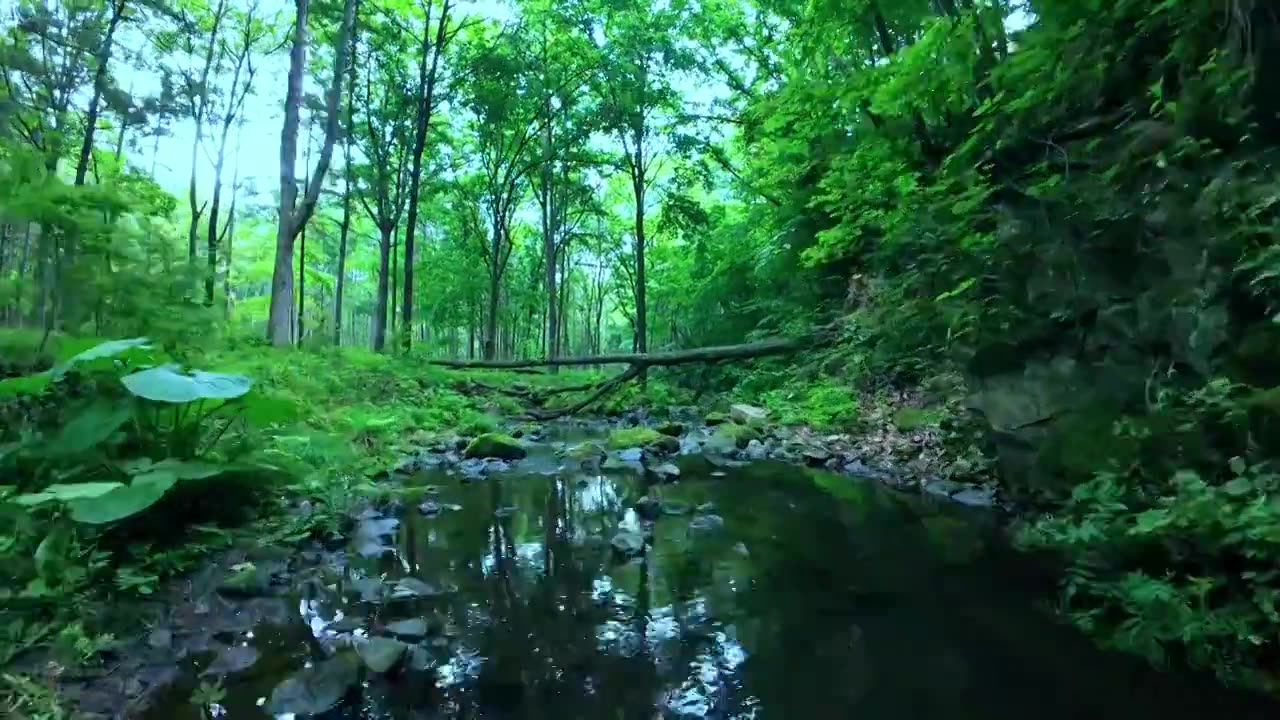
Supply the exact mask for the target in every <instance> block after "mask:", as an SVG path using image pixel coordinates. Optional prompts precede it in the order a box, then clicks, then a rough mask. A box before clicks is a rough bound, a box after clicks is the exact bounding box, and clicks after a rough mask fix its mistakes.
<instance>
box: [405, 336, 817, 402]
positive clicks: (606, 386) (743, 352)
mask: <svg viewBox="0 0 1280 720" xmlns="http://www.w3.org/2000/svg"><path fill="white" fill-rule="evenodd" d="M837 330H838V325H836V324H832V325H826V326H823V327H820V328H817V329H815V330H814V331H813V332H811V333H809V334H808V335H803V336H800V337H794V338H774V339H771V340H762V341H759V342H753V343H743V344H741V345H716V346H711V347H703V348H693V349H691V350H669V351H665V352H656V353H620V354H612V355H585V356H580V357H567V358H541V359H534V360H428V361H426V362H427V364H429V365H436V366H439V367H447V368H454V369H459V370H484V369H489V370H513V371H516V372H528V370H529V369H530V368H542V367H552V366H557V365H579V366H580V365H627V366H628V367H627V369H626V370H623V371H622V372H620V373H618V374H617V375H615V376H613V377H611V378H608V379H605V380H602V381H599V382H594V383H588V384H586V385H573V386H566V387H560V388H554V389H549V390H541V391H511V390H506V391H502V392H504V394H507V395H517V396H520V397H523V398H524V399H525V400H527V401H529V402H530V403H531V404H534V405H541V404H542V403H543V402H545V401H546V400H548V399H549V398H550V396H552V395H557V394H561V393H570V392H580V391H593V392H591V394H590V395H588V396H587V397H585V398H583V399H582V400H580V401H578V402H575V403H572V404H570V405H567V406H565V407H561V408H552V409H546V410H543V409H531V410H530V411H529V415H530V417H531V418H533V419H535V420H552V419H555V418H558V417H563V416H565V415H572V414H573V413H576V412H579V411H581V410H583V409H585V408H586V407H587V406H589V405H591V404H592V403H594V402H597V401H599V400H601V399H602V398H604V397H605V396H607V395H609V394H610V393H612V392H613V391H615V390H617V389H618V388H619V387H620V386H621V385H622V384H623V383H626V382H627V381H629V380H634V379H636V378H638V377H641V376H643V375H644V372H645V370H646V369H648V368H650V367H670V366H672V365H683V364H685V363H719V362H726V361H729V360H751V359H754V358H761V357H769V356H772V355H786V354H789V353H794V352H800V351H802V350H812V349H814V348H817V347H821V346H823V345H826V344H829V343H831V342H833V341H834V340H835V339H836V338H837V336H838V334H839V333H838V332H837ZM476 384H477V385H479V386H480V387H485V388H488V389H493V390H497V388H491V387H490V386H488V385H484V384H482V383H476Z"/></svg>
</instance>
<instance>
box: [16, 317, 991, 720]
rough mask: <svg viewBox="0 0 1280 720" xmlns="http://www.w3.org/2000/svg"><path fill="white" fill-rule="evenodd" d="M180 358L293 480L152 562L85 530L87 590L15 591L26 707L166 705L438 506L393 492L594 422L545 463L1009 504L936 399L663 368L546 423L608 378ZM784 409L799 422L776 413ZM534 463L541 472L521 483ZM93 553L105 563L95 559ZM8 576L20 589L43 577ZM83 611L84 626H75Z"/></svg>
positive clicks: (340, 354)
mask: <svg viewBox="0 0 1280 720" xmlns="http://www.w3.org/2000/svg"><path fill="white" fill-rule="evenodd" d="M31 339H32V338H31V337H30V336H23V335H13V334H9V335H5V336H0V347H7V348H8V349H9V350H8V351H7V352H6V353H5V354H4V357H6V358H9V363H8V365H7V369H6V373H5V374H7V375H11V376H19V375H21V372H22V362H21V361H17V362H15V361H14V358H17V357H19V356H20V355H21V353H18V352H13V349H14V348H20V347H22V346H24V344H25V345H26V347H27V349H28V350H29V348H30V342H31ZM96 342H98V341H97V340H89V339H83V340H81V339H74V340H69V339H65V338H56V339H55V342H54V343H52V344H51V345H50V346H49V348H48V350H49V353H48V354H49V356H50V357H49V358H47V359H46V360H45V361H44V362H45V363H49V362H62V361H65V360H66V359H67V358H68V357H70V356H71V355H74V354H75V353H77V352H81V351H83V350H84V349H85V348H87V347H91V346H93V345H94V344H95V343H96ZM174 359H175V360H176V361H179V362H181V363H183V364H184V365H186V366H188V367H191V368H199V369H204V370H208V371H217V372H227V373H238V374H244V375H246V376H248V377H249V378H251V379H252V381H253V383H254V392H256V393H260V394H261V395H263V396H265V397H269V398H271V399H272V400H273V402H274V403H275V404H276V405H278V406H280V407H283V408H285V409H286V412H284V413H283V414H282V415H280V414H278V416H277V422H274V423H272V424H270V425H269V426H267V427H264V428H258V429H256V430H255V431H254V432H253V433H252V434H251V436H249V437H247V438H246V441H247V442H248V444H250V445H252V447H253V450H252V452H253V454H254V455H255V456H256V457H257V458H260V459H263V460H266V461H269V462H270V463H272V464H273V465H274V466H277V467H280V468H282V469H283V470H284V471H285V472H284V479H283V480H277V481H276V482H277V483H278V484H277V485H274V486H273V488H274V489H275V490H276V492H273V493H270V494H271V495H272V496H273V497H271V498H269V499H268V500H267V501H265V502H260V503H257V504H255V505H254V507H251V508H246V514H244V515H242V516H240V517H238V518H237V519H236V520H234V521H231V522H226V521H223V520H222V519H220V521H221V522H222V524H221V525H218V523H217V522H215V523H212V524H211V523H210V522H208V520H209V519H208V518H202V517H192V518H186V519H185V520H186V522H187V525H188V527H187V528H186V530H185V531H184V532H182V533H179V534H178V535H176V536H175V535H169V536H167V537H166V538H165V539H164V542H163V544H158V545H155V546H154V547H153V546H152V545H150V544H149V543H148V542H147V540H148V539H147V538H136V539H135V540H137V541H138V542H140V543H142V551H141V552H140V553H133V552H131V553H129V554H127V555H126V554H124V553H121V552H116V555H115V556H113V557H101V553H103V552H105V550H103V548H118V547H119V543H114V542H110V537H109V534H110V532H111V531H110V530H109V529H108V530H106V531H98V532H99V533H100V534H99V535H94V534H93V533H87V534H85V535H84V536H82V537H80V538H79V541H80V543H81V544H80V545H79V546H78V547H77V548H75V550H74V552H73V554H76V555H77V556H78V557H79V558H80V559H79V560H77V561H78V562H86V563H88V564H89V565H90V567H88V568H87V569H86V573H85V581H84V582H82V583H80V584H79V585H77V586H74V587H67V588H65V589H57V588H55V589H53V590H51V591H45V592H42V593H37V594H35V595H34V596H31V597H28V596H27V595H29V593H25V592H24V591H21V590H15V591H14V592H12V593H10V594H9V595H8V596H7V597H8V599H9V600H12V601H14V602H13V603H10V604H8V607H7V608H6V609H5V610H4V611H2V612H0V629H3V631H4V632H3V635H0V673H3V677H4V686H5V687H0V702H4V701H3V698H4V697H5V695H6V693H7V695H8V697H9V699H8V701H7V702H8V705H7V707H8V708H9V709H10V710H12V711H13V712H22V713H26V715H27V716H30V717H42V716H41V715H39V714H38V713H39V712H40V711H41V709H42V708H44V709H46V710H48V712H49V713H52V712H54V710H52V708H56V707H57V705H58V703H59V702H60V701H63V702H65V701H70V702H72V703H73V704H75V705H76V706H77V707H79V708H81V710H84V711H90V712H99V713H100V714H101V715H102V716H109V709H111V708H117V709H118V708H122V707H133V708H138V707H143V706H145V705H147V704H149V703H152V702H154V701H156V696H155V692H156V691H157V690H156V689H157V688H163V687H165V686H167V684H168V683H169V682H170V681H171V680H172V679H173V676H174V673H176V672H177V670H176V668H177V661H178V659H179V658H181V657H185V656H186V655H187V654H189V653H191V652H195V651H204V650H207V649H208V648H209V647H212V646H216V645H217V644H218V643H217V638H219V637H225V636H227V635H228V634H233V633H234V632H237V631H243V630H244V629H245V628H246V627H249V628H251V627H254V626H256V625H257V624H259V623H260V622H263V621H269V620H270V619H271V613H275V612H278V611H279V606H278V604H276V603H271V602H265V601H260V599H261V598H263V597H265V596H266V595H268V594H269V593H268V592H266V591H267V589H268V586H274V585H278V584H280V583H285V584H289V585H291V584H292V579H291V578H293V577H294V576H296V575H298V574H299V573H301V572H304V571H305V570H306V569H307V568H308V567H312V568H314V567H315V566H316V565H317V564H318V563H322V562H323V561H324V559H325V557H327V556H326V555H325V548H331V547H336V546H343V545H346V544H349V543H350V542H351V538H352V535H351V533H352V532H353V523H358V522H359V520H358V519H359V518H360V517H361V514H362V513H365V512H367V511H368V510H369V508H372V507H378V508H386V507H387V506H388V505H389V504H390V505H397V504H405V503H413V504H417V503H418V502H419V501H421V500H422V498H421V497H420V496H419V495H420V494H421V493H419V492H418V490H413V491H412V493H418V494H414V495H412V496H409V495H406V494H405V493H404V488H403V487H402V484H398V483H387V482H384V481H385V480H387V479H388V478H391V477H392V476H395V477H404V476H406V475H410V474H412V473H414V472H416V471H419V470H422V469H426V468H430V469H432V470H435V471H443V472H446V473H448V474H449V475H450V476H457V477H458V478H460V480H461V481H462V482H470V481H475V480H479V479H481V478H483V477H485V476H487V475H490V474H493V473H496V472H503V471H505V470H507V469H508V467H510V463H511V461H512V460H514V459H515V456H514V455H512V456H510V457H508V458H507V459H501V458H500V457H499V458H495V457H486V456H487V455H498V456H502V455H504V451H503V450H502V447H505V446H507V445H510V446H511V447H517V448H532V447H549V445H548V444H547V443H545V442H543V439H544V434H545V435H550V434H555V433H561V432H562V429H563V428H564V427H569V426H576V427H579V428H585V429H586V434H587V435H588V436H590V437H592V438H594V440H593V441H591V442H588V443H583V444H579V445H577V446H573V447H570V446H568V445H566V444H564V443H560V444H558V445H556V447H555V453H554V455H552V456H550V459H547V458H546V457H544V458H543V461H542V462H544V464H546V463H550V464H549V465H548V466H547V468H544V469H546V470H549V471H551V472H555V471H556V470H557V468H559V469H563V468H564V467H568V466H576V465H577V464H578V463H581V462H583V461H586V462H588V463H592V462H594V463H597V464H600V465H603V466H607V465H608V464H610V463H613V464H616V465H619V466H637V467H640V468H641V469H642V471H643V472H645V473H647V474H649V475H651V476H654V477H657V478H658V479H659V480H670V479H672V477H671V476H669V475H667V476H665V477H664V473H671V472H672V470H671V469H672V468H674V467H675V465H674V464H673V463H672V462H671V461H676V460H681V461H683V459H684V458H687V457H692V456H696V457H699V458H706V459H707V460H708V461H709V462H711V463H713V464H730V465H733V464H742V463H745V462H750V461H757V460H766V459H768V460H774V461H780V462H785V463H790V464H798V465H807V466H810V467H816V468H823V469H826V470H829V471H831V472H834V473H839V474H842V475H846V476H856V477H860V478H871V479H874V480H878V481H881V482H884V483H886V484H888V485H891V486H893V487H895V488H899V489H905V490H908V491H921V490H923V491H924V492H927V493H930V494H933V495H937V496H942V497H950V498H952V499H954V500H956V501H957V502H959V503H962V504H967V505H977V506H992V505H995V504H997V503H998V500H997V498H996V496H995V490H994V487H993V486H992V485H991V484H990V483H982V482H974V481H973V478H974V477H981V472H982V470H983V467H982V464H981V460H980V459H977V460H975V459H974V458H975V457H977V456H976V455H974V453H973V452H968V453H966V448H964V447H963V445H962V444H961V445H958V444H957V442H956V438H957V437H960V436H961V435H963V433H962V432H961V431H960V430H958V429H957V428H956V427H955V425H954V422H953V417H954V410H955V409H954V407H953V406H948V405H947V404H945V403H941V402H937V401H935V404H934V405H930V404H929V403H928V402H927V400H926V396H925V395H924V394H923V393H921V392H915V391H913V392H898V393H880V394H879V395H877V396H874V397H873V396H870V395H868V396H865V397H862V398H860V407H862V408H863V412H862V414H861V416H860V417H859V418H858V419H857V420H856V421H855V422H853V423H850V424H849V425H848V426H846V427H832V426H831V425H830V424H829V423H823V422H814V423H805V422H803V417H802V416H798V415H797V413H796V412H795V411H794V409H790V410H789V411H788V412H786V413H781V412H774V411H773V409H772V408H769V407H761V406H760V405H754V404H752V403H757V402H761V398H759V397H750V396H735V395H724V396H718V397H712V398H711V399H709V400H708V399H706V396H705V395H704V396H703V397H702V398H701V399H702V402H700V403H697V404H695V403H693V402H692V399H693V396H692V395H691V394H690V393H688V392H687V391H684V390H681V389H679V388H677V387H676V386H674V385H672V384H669V383H667V382H665V381H664V379H663V376H662V375H661V373H655V376H654V377H651V378H650V380H649V382H648V383H647V384H646V386H645V387H644V388H643V389H642V388H641V387H640V386H639V385H634V384H633V385H631V386H628V387H624V388H621V389H620V390H619V391H618V393H617V394H616V395H614V396H613V397H611V398H609V399H607V400H605V401H604V402H603V403H602V404H601V405H600V406H599V407H597V408H595V409H594V410H593V411H591V412H589V413H586V414H580V415H579V416H576V417H573V418H566V419H562V420H559V421H554V423H552V424H547V425H546V426H544V425H543V424H540V423H537V422H534V421H531V420H529V419H528V417H529V416H528V410H529V407H528V405H527V404H526V402H527V399H528V397H529V396H530V395H531V394H537V393H538V392H546V391H548V390H553V389H555V388H560V387H565V386H568V385H576V384H586V383H590V382H595V381H598V380H599V379H601V378H602V377H603V375H602V374H600V373H596V372H591V371H571V372H561V373H558V374H554V375H552V374H529V373H519V374H517V373H514V372H504V371H491V370H453V369H443V368H437V367H432V366H428V365H426V364H424V363H420V362H415V361H414V359H413V358H396V357H391V356H386V355H378V354H373V353H368V352H364V351H352V350H342V351H332V350H330V351H323V352H309V351H296V350H277V349H273V348H266V347H261V346H245V347H240V348H234V349H220V350H214V351H202V352H190V353H184V354H181V355H179V354H176V353H175V354H174ZM28 369H29V368H28ZM4 391H5V383H4V382H0V393H3V392H4ZM0 402H4V400H3V399H2V398H0ZM8 402H16V401H15V400H12V399H11V400H9V401H8ZM765 404H767V403H761V405H765ZM780 414H785V415H786V416H787V419H788V420H789V422H787V423H779V422H776V421H773V420H771V419H770V418H771V417H772V416H776V415H780ZM553 424H554V426H555V428H558V429H556V430H554V432H553V431H552V430H551V429H550V428H551V426H552V425H553ZM477 438H485V439H490V440H493V441H494V442H496V443H497V444H498V449H496V450H488V451H484V450H480V451H472V452H468V450H467V448H468V447H470V446H471V444H472V443H473V442H474V441H476V439H477ZM956 447H960V448H961V450H960V451H959V452H956V451H955V450H954V448H956ZM967 450H972V448H971V447H970V448H968V449H967ZM516 454H518V455H523V454H524V450H523V449H522V450H521V451H520V452H519V453H516ZM544 455H545V453H544ZM535 464H536V463H533V462H525V463H524V465H523V466H522V467H521V471H525V470H527V469H528V468H529V467H532V466H533V465H535ZM19 482H21V481H20V480H19ZM412 493H411V494H412ZM31 519H32V520H35V521H44V520H47V518H38V517H33V518H31ZM357 531H358V530H357ZM101 533H105V534H101ZM19 547H20V546H19V545H18V544H16V543H14V544H13V545H12V546H11V547H10V548H9V549H10V550H13V551H16V550H17V549H18V548H19ZM95 548H97V549H95ZM135 549H136V548H135ZM94 555H98V556H99V557H98V559H97V560H96V563H97V564H96V565H94V564H93V563H94V562H95V561H92V560H88V559H87V558H89V557H91V556H94ZM13 560H14V559H13V558H6V557H4V553H3V552H0V570H3V571H4V574H6V575H12V574H13V571H10V570H7V569H6V568H9V567H16V566H17V565H18V563H17V562H16V561H13ZM246 569H251V572H248V571H246ZM246 572H248V574H246ZM10 580H11V581H13V582H12V583H11V585H12V586H13V587H15V588H21V587H22V586H23V584H24V583H23V581H24V580H26V578H22V577H20V576H14V577H11V578H10ZM72 607H74V608H76V610H75V615H76V618H78V619H77V620H76V621H74V622H72V621H71V618H70V616H69V615H67V613H68V612H69V611H70V609H71V608H72ZM121 628H129V630H125V631H122V630H121ZM251 661H252V660H251V659H250V658H248V657H247V656H245V657H241V656H238V655H237V653H236V652H235V651H232V652H231V653H230V654H228V655H226V656H225V657H223V656H219V658H218V660H216V662H218V663H222V664H224V665H226V666H227V667H230V668H234V667H235V666H236V665H237V664H238V663H243V662H251ZM216 667H221V666H216ZM216 667H215V669H216ZM224 669H225V668H224ZM0 707H5V706H4V705H0ZM46 716H47V717H59V716H57V715H54V714H48V715H46Z"/></svg>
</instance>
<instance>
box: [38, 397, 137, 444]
mask: <svg viewBox="0 0 1280 720" xmlns="http://www.w3.org/2000/svg"><path fill="white" fill-rule="evenodd" d="M132 414H133V413H132V411H131V410H130V409H129V407H128V406H127V405H118V404H114V403H105V402H100V403H95V404H93V405H90V406H89V408H88V409H86V410H85V411H84V412H82V413H80V414H79V415H77V416H75V417H74V418H72V419H71V421H70V422H68V423H67V424H66V425H64V426H62V431H61V432H59V433H58V434H57V435H56V436H55V437H54V438H53V439H52V440H50V441H49V446H48V452H49V453H50V454H52V455H70V454H73V453H78V452H84V451H85V450H88V449H89V448H92V447H94V446H95V445H97V444H98V443H101V442H103V441H104V440H106V439H107V438H109V437H111V435H112V434H113V433H115V431H116V430H119V429H120V426H121V425H124V424H125V423H126V422H128V421H129V418H130V417H131V416H132Z"/></svg>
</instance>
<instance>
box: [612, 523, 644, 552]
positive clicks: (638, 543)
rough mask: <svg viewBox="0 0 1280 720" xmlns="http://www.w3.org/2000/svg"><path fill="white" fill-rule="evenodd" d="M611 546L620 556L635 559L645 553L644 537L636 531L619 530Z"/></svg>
mask: <svg viewBox="0 0 1280 720" xmlns="http://www.w3.org/2000/svg"><path fill="white" fill-rule="evenodd" d="M609 544H610V545H612V546H613V549H614V551H615V552H617V553H618V554H619V555H621V556H623V557H627V558H630V557H635V556H637V555H639V554H640V553H642V552H644V535H643V534H641V533H639V532H636V531H635V530H619V531H618V532H617V534H616V535H614V536H613V539H612V540H610V541H609Z"/></svg>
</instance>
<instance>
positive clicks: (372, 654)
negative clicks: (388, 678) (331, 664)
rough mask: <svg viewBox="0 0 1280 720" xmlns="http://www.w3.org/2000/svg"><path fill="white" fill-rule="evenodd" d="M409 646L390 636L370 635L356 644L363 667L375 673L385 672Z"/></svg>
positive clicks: (402, 655)
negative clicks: (370, 636)
mask: <svg viewBox="0 0 1280 720" xmlns="http://www.w3.org/2000/svg"><path fill="white" fill-rule="evenodd" d="M408 649H409V646H408V645H407V644H405V643H402V642H400V641H399V640H392V639H391V638H384V637H372V638H369V639H368V640H366V641H365V642H362V643H360V644H359V645H357V646H356V653H358V654H359V655H360V660H361V662H363V663H364V665H365V667H367V668H369V669H370V670H372V671H373V672H376V673H385V672H387V671H388V670H390V669H391V668H393V667H395V666H396V663H399V662H400V659H401V658H403V657H404V654H405V652H406V651H407V650H408Z"/></svg>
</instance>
